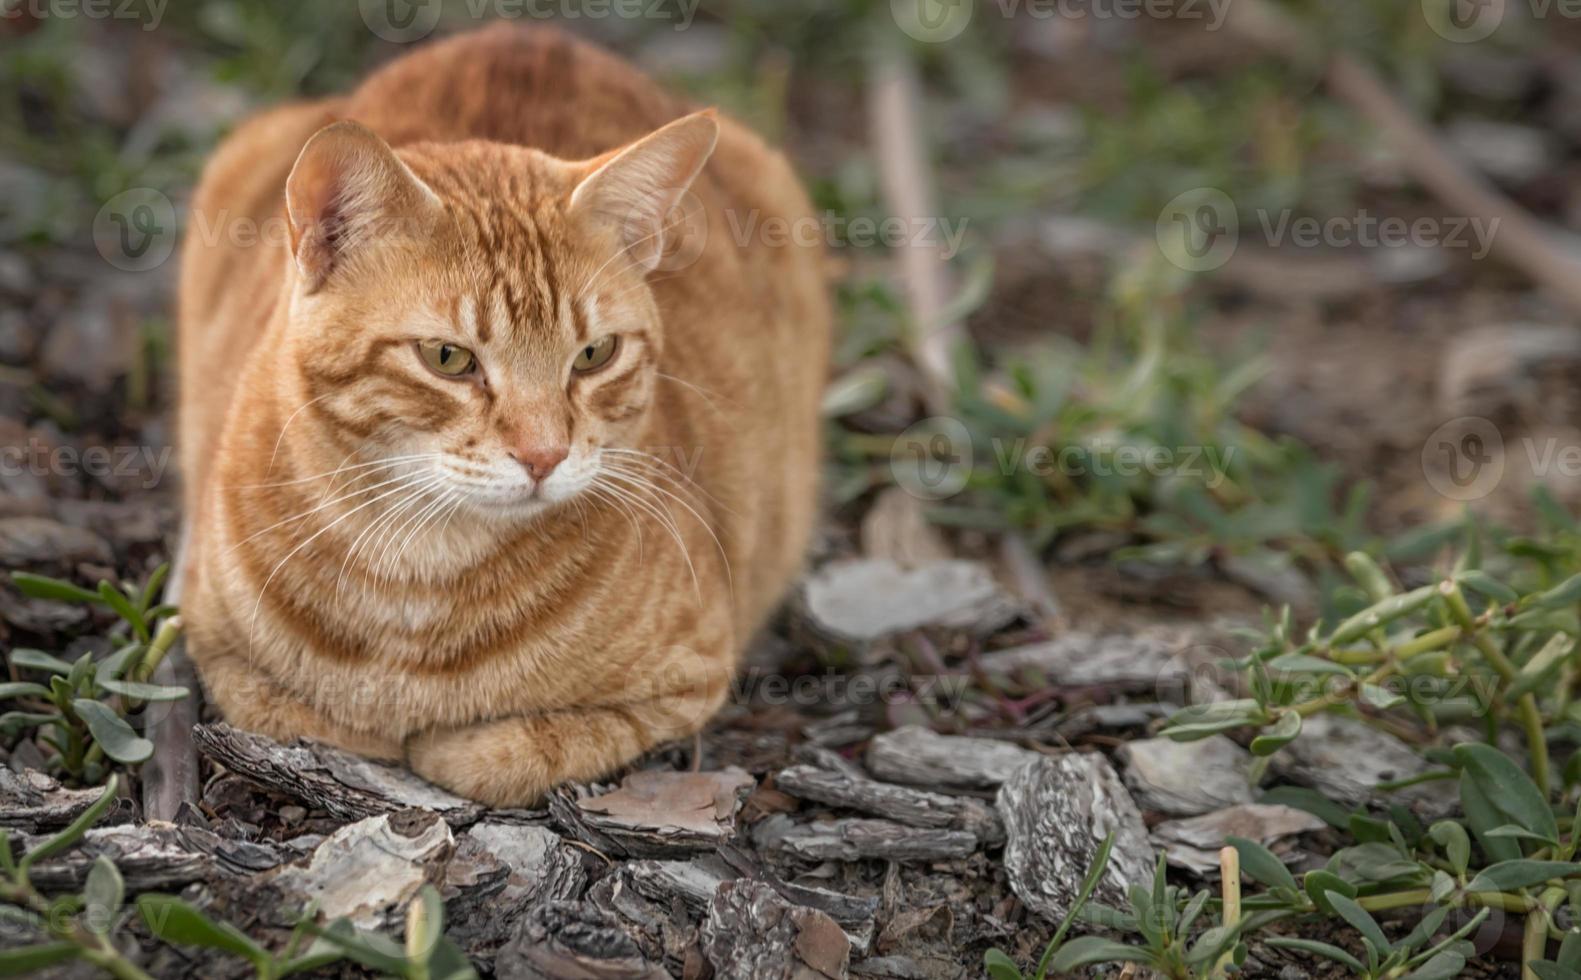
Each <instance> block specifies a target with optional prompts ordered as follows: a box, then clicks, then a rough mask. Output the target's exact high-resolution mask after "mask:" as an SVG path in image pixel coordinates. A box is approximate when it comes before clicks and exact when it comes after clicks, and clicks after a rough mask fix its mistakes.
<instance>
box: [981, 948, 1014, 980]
mask: <svg viewBox="0 0 1581 980" xmlns="http://www.w3.org/2000/svg"><path fill="white" fill-rule="evenodd" d="M983 969H984V970H985V971H987V973H988V976H989V977H991V978H992V980H1022V976H1021V968H1020V967H1018V966H1016V964H1015V961H1014V960H1012V959H1011V958H1010V957H1008V956H1006V955H1005V954H1004V953H1003V952H1001V951H1000V950H999V949H998V948H994V949H990V950H989V951H988V952H986V953H984V954H983Z"/></svg>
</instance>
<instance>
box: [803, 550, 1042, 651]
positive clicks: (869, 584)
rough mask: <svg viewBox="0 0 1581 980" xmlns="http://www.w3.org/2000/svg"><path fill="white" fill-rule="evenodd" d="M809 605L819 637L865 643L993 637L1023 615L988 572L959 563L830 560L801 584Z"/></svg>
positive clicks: (979, 566)
mask: <svg viewBox="0 0 1581 980" xmlns="http://www.w3.org/2000/svg"><path fill="white" fill-rule="evenodd" d="M802 605H803V606H804V607H805V610H806V613H807V615H808V617H809V619H810V620H811V621H812V624H813V626H814V627H815V628H816V629H817V630H818V631H819V632H822V633H825V634H827V635H830V636H834V637H841V638H844V639H847V640H855V641H858V642H868V641H872V640H877V639H879V638H880V637H884V636H889V635H892V634H895V633H902V632H905V631H906V630H914V629H920V628H922V627H924V626H938V627H944V628H947V629H961V630H966V631H968V632H971V633H972V634H974V635H978V636H986V635H988V634H991V633H993V632H995V631H997V630H999V629H1001V628H1003V627H1004V626H1006V625H1007V624H1009V623H1010V622H1012V621H1014V620H1015V618H1016V617H1017V616H1019V615H1020V614H1021V603H1019V602H1017V601H1016V600H1015V599H1014V598H1012V597H1011V596H1010V595H1008V594H1007V593H1006V592H1005V590H1004V589H1003V588H1001V587H1000V585H999V583H998V582H997V581H995V579H994V576H993V572H991V571H990V570H989V569H988V568H987V566H985V565H982V564H981V563H979V562H972V561H959V560H952V561H937V562H930V563H928V564H925V565H919V566H916V567H906V566H904V565H901V564H899V563H898V562H895V561H892V560H889V559H884V558H871V559H868V558H861V559H846V560H841V561H834V562H830V563H829V564H827V565H824V566H823V567H822V568H820V569H818V570H817V571H816V572H814V573H813V574H812V575H811V576H809V577H808V578H807V579H806V580H805V581H804V582H803V583H802Z"/></svg>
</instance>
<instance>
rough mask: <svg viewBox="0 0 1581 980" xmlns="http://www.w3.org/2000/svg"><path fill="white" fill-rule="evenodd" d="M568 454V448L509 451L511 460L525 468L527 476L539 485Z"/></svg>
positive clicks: (546, 447) (551, 447)
mask: <svg viewBox="0 0 1581 980" xmlns="http://www.w3.org/2000/svg"><path fill="white" fill-rule="evenodd" d="M570 454H571V449H570V447H569V446H523V447H521V448H519V449H512V450H511V458H512V459H514V460H515V461H516V462H518V463H520V464H522V465H523V466H525V467H527V475H528V476H531V477H532V478H533V479H534V480H536V481H538V482H540V483H541V482H542V481H543V480H545V479H547V478H548V476H549V474H550V473H553V472H554V468H555V467H556V466H559V465H560V464H561V463H563V462H565V458H566V457H567V456H569V455H570Z"/></svg>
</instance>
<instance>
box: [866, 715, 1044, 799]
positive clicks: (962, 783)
mask: <svg viewBox="0 0 1581 980" xmlns="http://www.w3.org/2000/svg"><path fill="white" fill-rule="evenodd" d="M1036 758H1039V756H1038V754H1037V753H1036V752H1033V751H1031V750H1030V749H1023V748H1020V747H1019V746H1015V745H1011V744H1010V743H1009V742H999V741H995V740H993V739H986V738H965V737H962V736H959V735H939V734H936V733H935V732H933V731H932V730H930V729H927V728H923V727H921V726H919V725H907V726H906V727H904V728H897V729H895V730H894V731H892V732H885V733H884V734H882V735H878V736H876V737H875V738H874V739H873V741H872V742H871V743H870V744H869V745H868V748H867V768H868V769H869V770H870V771H871V772H872V773H873V775H875V776H877V777H879V778H880V779H887V780H890V781H892V782H896V783H908V784H910V785H913V786H926V787H928V788H930V789H941V788H942V789H954V790H986V789H993V788H995V787H997V786H998V785H999V784H1000V783H1002V782H1004V781H1005V780H1006V779H1007V778H1008V777H1009V776H1010V774H1011V773H1013V772H1015V771H1016V770H1018V769H1020V768H1021V767H1022V766H1024V765H1026V764H1027V763H1028V762H1031V761H1032V760H1033V759H1036Z"/></svg>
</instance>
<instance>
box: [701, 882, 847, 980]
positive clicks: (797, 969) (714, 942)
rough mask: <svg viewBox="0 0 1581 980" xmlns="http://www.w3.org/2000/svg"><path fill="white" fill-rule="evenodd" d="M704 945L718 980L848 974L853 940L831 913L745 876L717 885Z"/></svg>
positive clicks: (808, 979)
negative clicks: (797, 901)
mask: <svg viewBox="0 0 1581 980" xmlns="http://www.w3.org/2000/svg"><path fill="white" fill-rule="evenodd" d="M702 945H703V953H704V955H706V956H707V957H708V962H709V963H711V964H712V965H713V967H714V971H715V976H716V977H717V978H718V980H817V978H830V980H834V978H839V980H844V978H845V977H847V976H848V975H849V971H850V962H851V944H850V942H849V941H848V940H847V939H846V937H845V934H844V933H843V932H842V931H841V930H840V926H839V925H838V924H837V923H836V922H835V921H834V920H833V919H831V918H829V917H828V916H827V915H824V914H823V913H822V912H819V911H817V910H816V909H809V908H805V907H803V906H797V905H792V904H790V903H789V902H786V901H785V900H784V899H783V898H781V897H780V896H779V895H778V894H777V893H776V892H775V891H774V889H772V888H770V887H769V886H768V885H765V884H763V883H761V882H756V881H749V880H746V879H740V880H737V881H728V882H725V883H724V884H723V885H721V886H719V890H718V891H717V892H716V893H715V894H714V898H713V900H712V902H711V903H710V904H709V908H708V917H707V919H705V920H704V921H703V928H702Z"/></svg>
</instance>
